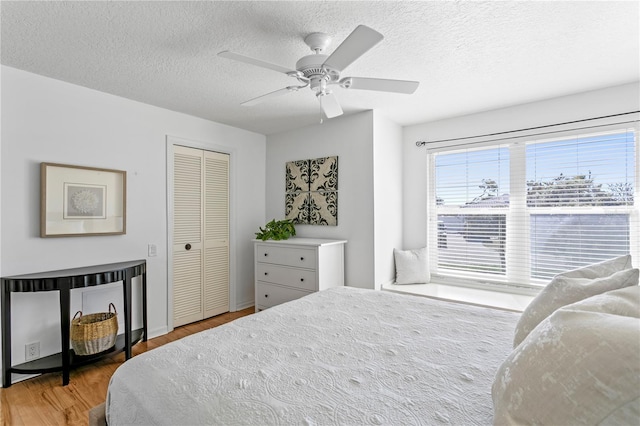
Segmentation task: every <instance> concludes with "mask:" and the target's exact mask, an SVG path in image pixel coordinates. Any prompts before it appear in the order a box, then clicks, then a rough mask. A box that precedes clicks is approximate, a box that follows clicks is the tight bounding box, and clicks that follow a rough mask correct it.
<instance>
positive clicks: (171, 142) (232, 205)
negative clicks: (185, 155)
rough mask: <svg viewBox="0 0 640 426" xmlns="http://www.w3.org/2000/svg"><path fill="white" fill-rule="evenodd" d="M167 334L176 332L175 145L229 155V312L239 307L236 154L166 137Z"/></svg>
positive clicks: (182, 139) (233, 151) (187, 140)
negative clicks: (237, 304)
mask: <svg viewBox="0 0 640 426" xmlns="http://www.w3.org/2000/svg"><path fill="white" fill-rule="evenodd" d="M166 145H167V331H169V332H170V331H173V328H174V327H173V261H172V259H173V174H174V173H173V147H174V146H175V145H180V146H186V147H188V148H195V149H202V150H204V151H212V152H219V153H221V154H227V155H229V312H235V311H237V310H238V307H237V306H236V169H237V168H236V164H235V161H236V150H235V149H234V148H230V147H227V146H222V145H218V144H216V143H213V142H203V141H195V140H191V139H185V138H181V137H178V136H172V135H167V136H166Z"/></svg>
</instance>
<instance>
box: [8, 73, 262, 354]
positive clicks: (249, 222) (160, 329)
mask: <svg viewBox="0 0 640 426" xmlns="http://www.w3.org/2000/svg"><path fill="white" fill-rule="evenodd" d="M166 135H173V136H177V137H181V138H184V139H189V140H194V141H198V142H199V143H201V144H204V145H205V146H206V145H207V144H211V146H218V147H220V146H225V147H229V150H230V151H231V152H232V156H235V160H236V161H235V166H236V170H231V173H232V174H234V178H233V179H234V182H235V187H234V188H232V190H233V191H235V204H236V205H235V212H236V217H235V224H236V229H235V235H236V243H235V246H234V245H233V244H234V242H233V241H232V242H231V243H232V254H231V255H232V256H235V259H236V262H235V265H236V274H235V276H236V280H237V282H236V294H235V296H236V302H237V305H238V306H247V305H252V302H253V297H254V296H253V294H254V293H253V249H252V244H251V242H250V240H251V239H252V238H253V237H254V235H253V233H254V232H255V230H257V228H258V226H260V225H262V224H263V220H264V217H265V210H264V206H265V192H264V190H265V189H264V185H263V184H262V176H264V173H265V151H266V147H265V143H266V137H265V136H264V135H260V134H256V133H252V132H248V131H244V130H240V129H237V128H233V127H230V126H226V125H222V124H218V123H214V122H211V121H207V120H203V119H199V118H195V117H191V116H188V115H185V114H180V113H176V112H172V111H168V110H164V109H161V108H156V107H153V106H150V105H146V104H142V103H139V102H134V101H131V100H127V99H124V98H120V97H117V96H112V95H109V94H105V93H102V92H98V91H94V90H90V89H86V88H84V87H80V86H75V85H72V84H68V83H64V82H61V81H57V80H53V79H50V78H46V77H42V76H38V75H35V74H31V73H27V72H24V71H20V70H17V69H13V68H9V67H2V146H1V149H2V150H1V156H0V158H1V161H2V163H1V164H2V171H1V175H0V177H1V182H2V187H1V192H0V195H1V197H0V200H1V206H2V210H1V219H2V222H1V225H0V226H1V227H0V232H1V234H0V235H1V254H2V257H1V258H0V264H1V267H2V269H1V271H2V275H3V276H9V275H15V274H21V273H28V272H37V271H47V270H55V269H64V268H72V267H79V266H87V265H94V264H103V263H110V262H118V261H124V260H133V259H143V258H147V244H149V243H153V244H156V245H157V248H158V256H157V257H150V258H147V269H148V272H147V282H148V307H149V311H148V321H149V330H150V333H149V334H150V335H151V336H154V335H158V334H162V333H164V332H165V331H166V328H167V321H168V318H167V301H168V299H167V285H168V284H167V244H166V242H167V194H166V167H167V161H166ZM40 162H56V163H64V164H74V165H83V166H94V167H103V168H110V169H119V170H126V171H127V180H128V182H127V234H126V235H122V236H99V237H71V238H40V237H39V211H40V210H39V209H40V202H39V197H40V192H39V191H40V183H39V175H40V172H39V164H40ZM104 287H107V286H104ZM102 288H103V287H100V289H102ZM73 293H74V294H73V295H72V310H73V311H74V312H75V309H78V308H79V307H81V303H82V295H81V294H80V293H79V292H76V291H74V292H73ZM108 302H109V301H108V300H105V301H104V306H105V309H106V307H107V305H108ZM58 318H59V316H58V297H57V294H54V293H51V294H49V293H38V294H17V293H14V294H13V304H12V321H13V323H12V329H13V350H12V362H13V364H17V363H20V362H22V361H23V360H24V345H25V344H26V343H30V342H35V341H40V342H41V355H42V356H44V355H47V354H50V353H55V352H58V351H59V348H60V337H59V327H60V326H59V319H58Z"/></svg>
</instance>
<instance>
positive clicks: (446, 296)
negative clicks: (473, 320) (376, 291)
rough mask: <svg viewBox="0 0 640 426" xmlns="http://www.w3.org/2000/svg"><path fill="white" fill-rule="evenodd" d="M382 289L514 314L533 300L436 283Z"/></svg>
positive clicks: (517, 295)
mask: <svg viewBox="0 0 640 426" xmlns="http://www.w3.org/2000/svg"><path fill="white" fill-rule="evenodd" d="M382 289H383V290H387V291H393V292H396V293H405V294H412V295H414V296H423V297H430V298H432V299H440V300H448V301H452V302H460V303H467V304H470V305H477V306H484V307H487V308H495V309H503V310H507V311H515V312H522V311H523V310H524V309H525V308H526V307H527V306H528V305H529V303H530V302H531V301H532V300H533V298H534V296H527V295H522V294H515V293H507V292H502V291H492V290H481V289H477V288H468V287H458V286H452V285H446V284H436V283H429V284H405V285H396V284H384V285H383V286H382Z"/></svg>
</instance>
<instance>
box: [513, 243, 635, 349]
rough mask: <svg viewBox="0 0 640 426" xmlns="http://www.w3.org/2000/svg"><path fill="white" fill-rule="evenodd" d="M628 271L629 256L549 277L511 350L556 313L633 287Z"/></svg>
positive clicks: (520, 323)
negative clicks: (597, 297)
mask: <svg viewBox="0 0 640 426" xmlns="http://www.w3.org/2000/svg"><path fill="white" fill-rule="evenodd" d="M630 267H631V256H629V255H627V256H621V257H617V258H615V259H611V260H607V261H605V262H600V263H596V264H593V265H589V266H585V267H584V268H579V269H574V270H572V271H567V272H564V273H562V274H558V275H556V276H555V277H553V279H552V280H551V282H550V283H549V284H547V286H546V287H545V288H544V289H542V291H541V292H540V293H539V294H538V295H537V296H536V297H535V298H534V299H533V300H532V301H531V303H529V306H527V308H526V309H525V310H524V312H523V313H522V316H521V317H520V319H519V320H518V324H517V325H516V332H515V336H514V339H513V347H514V348H515V347H516V346H518V345H519V344H520V342H522V341H523V340H524V338H525V337H527V335H528V334H529V333H530V332H531V330H533V329H534V328H535V327H536V326H537V325H538V324H540V322H541V321H542V320H543V319H545V318H546V317H548V316H549V315H551V314H552V313H553V311H555V310H556V309H558V308H561V307H563V306H565V305H569V304H571V303H574V302H578V301H580V300H584V299H586V298H587V297H591V296H595V295H596V294H600V293H604V292H606V291H609V290H616V289H619V288H623V287H628V286H631V285H637V284H638V270H637V269H629V268H630Z"/></svg>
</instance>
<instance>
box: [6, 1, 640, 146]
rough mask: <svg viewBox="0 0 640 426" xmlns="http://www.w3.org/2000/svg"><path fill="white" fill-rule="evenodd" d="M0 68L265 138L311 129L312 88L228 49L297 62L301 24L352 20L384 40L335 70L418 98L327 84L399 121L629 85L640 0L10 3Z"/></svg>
mask: <svg viewBox="0 0 640 426" xmlns="http://www.w3.org/2000/svg"><path fill="white" fill-rule="evenodd" d="M0 7H1V15H2V22H1V25H2V27H1V30H2V33H1V37H2V38H1V43H2V44H1V49H2V50H1V54H2V55H1V61H2V64H4V65H7V66H11V67H15V68H19V69H23V70H26V71H30V72H33V73H36V74H41V75H45V76H48V77H52V78H55V79H59V80H63V81H67V82H70V83H74V84H78V85H81V86H85V87H89V88H92V89H96V90H100V91H103V92H107V93H112V94H114V95H119V96H123V97H126V98H129V99H134V100H137V101H140V102H145V103H148V104H152V105H157V106H159V107H163V108H167V109H170V110H174V111H180V112H183V113H186V114H191V115H194V116H198V117H202V118H206V119H209V120H213V121H216V122H220V123H225V124H229V125H232V126H236V127H240V128H244V129H247V130H252V131H255V132H259V133H263V134H271V133H275V132H281V131H284V130H288V129H293V128H297V127H302V126H305V125H308V124H311V123H317V122H318V121H319V119H320V111H319V105H318V103H317V100H316V99H315V97H314V95H313V92H311V91H310V90H309V89H306V90H302V91H299V92H293V93H290V94H287V95H285V96H283V97H279V98H275V99H272V100H269V101H267V102H265V103H263V104H260V105H257V106H253V107H243V106H240V103H242V102H244V101H246V100H249V99H252V98H255V97H257V96H260V95H262V94H265V93H268V92H271V91H274V90H277V89H280V88H283V87H285V86H288V85H291V84H294V83H295V82H296V81H295V80H293V79H292V78H290V77H287V76H285V75H284V74H279V73H277V72H273V71H270V70H266V69H261V68H258V67H254V66H251V65H247V64H244V63H238V62H234V61H231V60H228V59H224V58H220V57H218V56H216V54H217V53H218V52H220V51H223V50H227V49H228V50H232V51H234V52H237V53H241V54H244V55H248V56H252V57H255V58H259V59H263V60H267V61H269V62H273V63H276V64H280V65H283V66H286V67H291V68H293V67H294V66H295V62H296V60H297V59H299V58H300V57H301V56H304V55H307V54H310V53H311V52H310V50H308V48H307V46H306V45H305V44H304V42H303V38H304V37H305V36H306V35H307V34H308V33H310V32H316V31H321V32H326V33H329V34H330V35H331V36H332V37H333V42H332V44H331V46H329V48H328V49H327V51H328V52H327V53H331V52H332V51H333V49H334V48H335V47H336V46H338V44H339V43H340V42H342V40H344V39H345V38H346V37H347V36H348V35H349V33H350V32H351V31H352V30H353V29H354V28H355V27H356V26H357V25H358V24H365V25H368V26H370V27H372V28H374V29H376V30H377V31H379V32H381V33H382V34H384V36H385V39H384V40H383V41H382V43H380V44H379V45H377V46H376V47H374V48H373V49H372V50H370V51H369V52H368V53H366V54H365V55H364V56H362V57H361V58H360V59H359V60H358V61H356V62H355V63H354V64H353V65H351V66H350V67H348V68H347V69H346V71H345V72H343V73H342V75H343V76H359V77H376V78H393V79H404V80H418V81H420V82H421V84H420V87H419V88H418V90H417V91H416V93H414V94H413V95H401V94H391V93H382V92H370V91H363V90H346V89H341V88H337V89H335V91H336V94H337V97H338V99H339V100H340V102H341V104H342V107H343V109H344V111H345V114H349V113H354V112H359V111H363V110H366V109H375V110H378V111H380V112H381V113H382V114H383V115H385V116H387V117H389V118H390V119H392V120H393V121H395V122H397V123H398V124H401V125H411V124H417V123H422V122H425V121H430V120H435V119H441V118H446V117H451V116H457V115H463V114H469V113H474V112H479V111H485V110H490V109H495V108H501V107H505V106H510V105H515V104H519V103H525V102H531V101H535V100H540V99H545V98H549V97H555V96H561V95H567V94H572V93H577V92H581V91H586V90H592V89H598V88H602V87H607V86H613V85H617V84H623V83H628V82H632V81H637V80H638V79H639V74H640V65H639V62H640V59H639V57H640V46H639V40H640V35H639V26H640V24H639V22H640V15H639V2H637V1H630V2H629V1H627V2H614V1H596V2H575V1H566V2H565V1H556V2H475V1H473V2H466V1H459V2H435V1H429V2H426V1H425V2H378V1H376V2H364V1H358V2H342V1H337V2H333V1H297V2H252V1H230V2H217V1H216V2H210V1H202V2H187V1H182V2H170V1H162V2H142V1H129V2H115V1H114V2H75V1H74V2H71V1H69V2H55V1H54V2H31V1H29V2H24V1H18V2H11V1H2V2H1V3H0Z"/></svg>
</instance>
